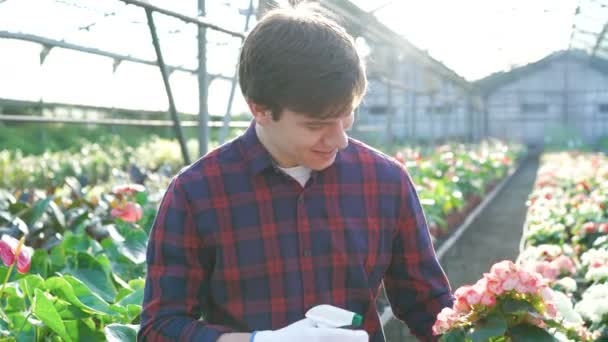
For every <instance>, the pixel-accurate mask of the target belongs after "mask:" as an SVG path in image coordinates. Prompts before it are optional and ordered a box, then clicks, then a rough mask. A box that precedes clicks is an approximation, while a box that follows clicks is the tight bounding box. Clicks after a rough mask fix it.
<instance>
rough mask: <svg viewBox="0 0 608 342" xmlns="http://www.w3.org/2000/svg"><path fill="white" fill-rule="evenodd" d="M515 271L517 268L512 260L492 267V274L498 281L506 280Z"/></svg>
mask: <svg viewBox="0 0 608 342" xmlns="http://www.w3.org/2000/svg"><path fill="white" fill-rule="evenodd" d="M515 270H516V266H515V264H514V263H513V262H512V261H511V260H503V261H501V262H498V263H496V264H494V265H492V268H491V269H490V273H492V274H494V275H495V276H496V277H498V279H501V280H504V279H505V278H507V277H508V276H509V274H511V273H512V272H513V271H515Z"/></svg>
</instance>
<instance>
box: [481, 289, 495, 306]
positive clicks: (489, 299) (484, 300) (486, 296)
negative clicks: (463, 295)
mask: <svg viewBox="0 0 608 342" xmlns="http://www.w3.org/2000/svg"><path fill="white" fill-rule="evenodd" d="M480 302H481V304H483V305H487V306H494V305H496V297H495V296H494V294H493V293H491V292H484V293H483V294H482V295H481V301H480Z"/></svg>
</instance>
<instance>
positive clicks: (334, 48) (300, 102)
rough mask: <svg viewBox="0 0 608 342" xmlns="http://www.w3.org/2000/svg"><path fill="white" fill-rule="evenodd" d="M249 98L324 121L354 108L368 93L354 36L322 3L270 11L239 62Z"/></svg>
mask: <svg viewBox="0 0 608 342" xmlns="http://www.w3.org/2000/svg"><path fill="white" fill-rule="evenodd" d="M239 82H240V86H241V91H242V92H243V96H245V98H247V99H249V100H251V101H253V102H255V103H257V104H260V105H264V106H267V107H268V108H269V109H270V110H272V114H273V119H274V120H278V119H279V115H280V112H281V111H282V110H283V109H289V110H292V111H295V112H300V113H305V114H307V115H310V116H312V117H317V118H323V117H330V116H333V115H338V114H340V113H342V112H343V111H344V110H346V109H347V108H349V107H351V106H352V105H356V104H357V102H358V101H360V100H361V98H362V97H363V95H364V94H365V91H366V88H367V80H366V77H365V67H364V64H363V61H362V60H361V58H360V57H359V54H358V52H357V50H356V47H355V42H354V40H353V38H352V37H351V36H350V35H349V34H348V33H347V32H346V30H345V29H344V28H343V27H341V26H340V25H339V24H338V23H337V22H336V21H335V20H333V19H331V18H330V16H329V15H328V14H327V13H325V12H324V11H323V10H322V9H321V8H320V7H319V6H318V5H312V4H300V5H297V6H296V7H293V8H282V9H274V10H271V11H269V12H268V13H267V14H266V15H265V16H264V17H263V18H262V19H261V20H260V21H259V22H258V24H257V25H256V26H255V27H254V28H253V30H252V31H251V33H250V34H249V35H248V36H247V38H246V39H245V42H244V43H243V47H242V49H241V54H240V59H239Z"/></svg>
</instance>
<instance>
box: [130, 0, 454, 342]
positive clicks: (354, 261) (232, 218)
mask: <svg viewBox="0 0 608 342" xmlns="http://www.w3.org/2000/svg"><path fill="white" fill-rule="evenodd" d="M239 77H240V86H241V90H242V92H243V94H244V96H245V98H246V100H247V102H248V104H249V107H250V109H251V112H252V113H253V116H254V120H253V121H252V124H251V126H250V127H249V129H248V130H247V131H246V132H245V133H244V134H243V135H242V136H240V137H238V138H237V139H235V140H233V141H231V142H229V143H227V144H226V145H224V146H221V147H219V148H218V149H216V150H214V151H212V152H210V153H209V154H207V155H206V156H204V157H203V158H201V159H200V160H198V161H197V162H195V163H194V164H192V165H190V166H188V167H187V168H185V169H184V170H182V171H181V172H180V173H179V174H178V175H177V176H176V177H175V178H174V179H173V181H172V183H171V185H170V186H169V189H168V190H167V192H166V194H165V197H164V198H163V200H162V203H161V205H160V209H159V212H158V215H157V217H156V220H155V222H154V226H153V229H152V231H151V234H150V240H149V243H148V255H147V262H148V272H147V279H146V287H145V296H144V304H143V312H142V323H141V329H140V331H139V338H140V339H146V340H154V341H157V340H165V341H170V340H171V341H176V340H187V341H220V342H231V341H234V342H238V341H244V342H245V341H254V342H275V341H276V342H279V341H280V342H285V341H286V342H298V341H306V342H317V341H318V342H323V341H327V342H335V341H354V342H358V341H368V340H369V341H372V342H380V341H384V336H383V332H382V327H381V325H380V321H379V317H378V313H377V311H376V307H375V298H376V295H377V294H378V290H379V287H380V285H381V282H382V281H384V284H385V287H386V290H387V293H388V297H389V300H390V303H391V306H392V309H393V312H394V313H395V315H396V316H397V317H398V318H400V319H402V320H404V321H405V322H407V323H408V325H409V326H410V329H411V330H412V331H413V332H414V333H415V334H416V335H417V336H418V337H419V338H420V339H423V340H425V341H426V340H435V339H436V337H433V336H432V333H431V326H432V324H433V323H434V321H435V317H436V315H437V314H438V313H439V312H440V311H441V309H442V308H443V307H446V306H451V305H452V297H451V293H450V287H449V284H448V282H447V279H446V277H445V274H444V273H443V270H442V269H441V267H440V265H439V263H438V261H437V259H436V256H435V252H434V250H433V246H432V244H431V239H430V236H429V232H428V229H427V226H426V223H425V218H424V215H423V212H422V208H421V206H420V204H419V201H418V197H417V195H416V191H415V189H414V185H413V184H412V182H411V179H410V177H409V176H408V174H407V173H406V171H405V169H404V168H403V167H402V166H401V165H400V164H398V163H397V162H395V161H394V160H393V159H392V158H389V157H387V156H386V155H384V154H382V153H380V152H378V151H376V150H374V149H372V148H370V147H368V146H366V145H364V144H363V143H361V142H358V141H356V140H353V139H349V138H348V137H347V134H346V131H348V130H349V128H350V127H351V126H352V124H353V120H354V116H353V110H354V109H355V107H356V106H357V105H358V104H359V103H360V101H361V98H362V97H363V95H364V94H365V89H366V84H367V81H366V78H365V70H364V66H363V63H362V61H361V60H360V58H359V55H358V54H357V51H356V49H355V44H354V42H353V39H352V37H350V36H349V35H348V34H347V33H346V32H345V30H344V29H343V28H342V27H340V26H339V25H338V24H336V23H335V22H334V21H332V20H331V19H329V18H328V17H326V16H324V15H323V14H321V12H320V11H319V10H318V9H315V8H313V7H310V6H308V7H304V6H300V7H298V8H295V9H277V10H273V11H271V12H269V13H268V14H267V15H266V16H265V17H264V18H263V19H262V20H261V21H260V22H259V23H258V24H257V25H256V27H255V28H254V29H253V30H252V32H251V33H250V34H249V35H248V37H247V39H246V40H245V42H244V44H243V47H242V51H241V56H240V64H239ZM318 304H332V305H334V306H337V307H341V308H343V309H346V310H350V311H352V312H355V313H358V314H360V315H362V316H363V317H364V322H363V326H362V329H361V328H358V329H357V328H353V329H342V328H331V327H317V326H316V325H315V323H314V322H312V321H311V320H309V319H305V318H304V314H305V313H306V311H307V310H308V309H310V308H311V307H313V306H315V305H318ZM368 335H369V337H368Z"/></svg>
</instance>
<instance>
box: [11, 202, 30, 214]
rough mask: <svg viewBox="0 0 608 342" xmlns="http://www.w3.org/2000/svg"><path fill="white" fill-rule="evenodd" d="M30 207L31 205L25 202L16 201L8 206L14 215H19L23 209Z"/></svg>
mask: <svg viewBox="0 0 608 342" xmlns="http://www.w3.org/2000/svg"><path fill="white" fill-rule="evenodd" d="M27 209H29V206H28V205H27V204H26V203H23V202H15V203H11V204H10V205H9V206H8V211H9V212H10V213H11V214H13V215H18V214H20V213H21V212H22V211H24V210H27Z"/></svg>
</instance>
